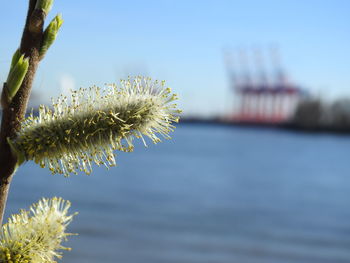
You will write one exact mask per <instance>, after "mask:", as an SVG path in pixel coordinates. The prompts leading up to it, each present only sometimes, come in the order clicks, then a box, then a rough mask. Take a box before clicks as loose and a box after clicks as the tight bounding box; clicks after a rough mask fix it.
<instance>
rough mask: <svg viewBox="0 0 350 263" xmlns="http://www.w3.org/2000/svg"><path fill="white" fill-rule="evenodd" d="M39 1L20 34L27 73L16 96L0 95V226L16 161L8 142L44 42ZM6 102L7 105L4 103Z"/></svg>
mask: <svg viewBox="0 0 350 263" xmlns="http://www.w3.org/2000/svg"><path fill="white" fill-rule="evenodd" d="M37 1H40V0H30V1H29V7H28V13H27V18H26V23H25V27H24V30H23V34H22V39H21V44H20V48H19V50H20V53H21V54H24V56H25V57H26V58H28V60H29V67H28V71H27V73H26V75H25V77H24V79H23V81H22V84H21V85H20V88H19V89H18V91H17V93H16V95H15V96H14V97H13V99H12V100H11V101H10V102H9V101H8V100H7V98H6V96H7V95H6V94H7V90H6V83H4V85H3V91H2V99H1V101H2V120H1V130H0V224H1V223H2V219H3V215H4V210H5V206H6V200H7V195H8V191H9V187H10V183H11V180H12V176H13V174H14V172H15V170H16V165H17V157H16V156H15V155H14V154H13V153H12V151H11V148H10V145H9V144H8V142H7V140H8V138H15V137H16V131H17V130H18V129H19V127H20V122H21V120H23V118H24V115H25V112H26V109H27V104H28V99H29V95H30V92H31V88H32V84H33V79H34V76H35V73H36V70H37V67H38V64H39V62H40V48H41V45H42V38H43V25H44V21H45V17H46V13H45V11H44V10H43V9H37V8H35V7H36V4H37ZM7 102H8V103H7Z"/></svg>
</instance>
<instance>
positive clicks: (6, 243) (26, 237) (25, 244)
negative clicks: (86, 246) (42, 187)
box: [0, 197, 75, 263]
mask: <svg viewBox="0 0 350 263" xmlns="http://www.w3.org/2000/svg"><path fill="white" fill-rule="evenodd" d="M69 207H70V202H69V201H65V200H63V199H62V198H57V197H54V198H51V199H46V198H43V199H41V200H40V201H39V202H38V203H36V204H34V205H32V206H31V207H30V209H29V211H25V210H21V211H20V213H18V214H14V215H12V216H11V217H10V218H9V220H8V222H7V223H6V224H5V225H3V226H2V228H1V231H0V262H13V263H30V262H33V263H41V262H47V263H54V262H56V260H55V259H57V258H61V256H62V255H61V252H60V250H70V248H67V247H63V246H62V244H61V243H62V241H64V240H66V239H67V237H68V236H70V235H72V234H69V233H66V228H67V226H68V224H69V223H70V222H71V221H72V219H73V216H74V215H75V214H70V215H69V214H68V209H69Z"/></svg>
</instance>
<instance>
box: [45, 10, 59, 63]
mask: <svg viewBox="0 0 350 263" xmlns="http://www.w3.org/2000/svg"><path fill="white" fill-rule="evenodd" d="M62 23H63V19H62V16H61V15H60V14H58V15H56V16H55V17H54V19H52V21H51V22H50V24H49V25H48V26H47V28H46V29H45V31H44V36H43V42H42V45H41V49H40V57H43V56H44V55H45V54H46V52H47V50H48V49H49V48H50V46H51V45H52V43H53V42H54V41H55V39H56V36H57V33H58V30H59V29H60V27H61V26H62Z"/></svg>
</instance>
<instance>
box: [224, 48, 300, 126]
mask: <svg viewBox="0 0 350 263" xmlns="http://www.w3.org/2000/svg"><path fill="white" fill-rule="evenodd" d="M234 55H235V56H234ZM224 58H225V64H226V67H227V70H228V74H229V81H230V88H231V89H232V91H233V92H234V102H235V103H234V109H233V111H232V113H230V115H229V116H227V118H228V121H233V122H242V123H257V124H276V123H277V124H278V123H284V122H288V121H289V120H290V119H291V118H292V117H293V115H294V112H295V109H296V107H297V105H298V103H299V102H300V101H301V100H302V99H303V98H305V96H306V94H307V93H306V92H305V90H304V89H302V88H301V87H299V86H297V85H295V84H293V83H292V82H290V80H288V78H287V76H286V74H285V72H284V70H283V69H282V66H281V63H280V58H279V54H278V50H277V49H276V48H274V49H271V50H270V52H269V58H270V62H271V63H270V64H271V66H272V69H271V70H270V72H271V73H269V74H268V73H267V70H266V68H265V63H264V58H263V53H262V52H261V50H258V49H255V50H253V51H252V52H249V54H248V52H246V51H245V50H239V51H238V52H235V53H232V52H229V51H225V53H224Z"/></svg>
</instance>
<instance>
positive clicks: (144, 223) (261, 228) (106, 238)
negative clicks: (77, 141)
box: [7, 125, 350, 263]
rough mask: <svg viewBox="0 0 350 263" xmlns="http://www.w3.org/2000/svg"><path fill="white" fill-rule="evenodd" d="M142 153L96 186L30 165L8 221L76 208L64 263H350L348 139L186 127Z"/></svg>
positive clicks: (98, 175) (16, 186)
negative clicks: (40, 207)
mask: <svg viewBox="0 0 350 263" xmlns="http://www.w3.org/2000/svg"><path fill="white" fill-rule="evenodd" d="M135 148H136V149H135V152H134V153H121V154H118V156H117V162H118V167H114V168H112V169H111V170H110V171H106V169H105V168H98V169H94V173H93V175H92V176H84V175H79V176H71V177H70V178H63V177H62V176H60V175H55V176H52V175H50V173H49V171H48V170H47V169H41V168H40V167H39V166H37V165H35V164H34V163H32V162H30V163H27V164H25V165H24V166H23V167H21V168H20V169H19V171H18V173H17V174H16V176H15V178H14V181H13V184H12V186H11V187H12V188H11V193H10V196H9V202H8V210H7V215H8V214H9V213H12V212H15V211H17V210H18V209H19V208H26V207H28V206H29V205H30V204H31V203H33V202H36V201H37V200H38V199H39V198H41V197H42V196H44V197H52V196H61V197H63V198H65V199H69V200H71V202H72V208H71V209H72V211H79V215H77V216H76V217H75V220H74V222H73V223H72V225H71V226H70V228H69V231H70V232H74V233H79V236H73V237H71V238H70V241H68V242H66V245H67V246H70V247H72V248H73V250H72V251H70V252H64V258H63V260H62V262H65V263H73V262H75V263H99V262H121V263H199V262H200V263H209V262H211V263H235V262H237V263H255V262H256V263H260V262H261V263H265V262H266V263H267V262H268V263H273V262H276V263H277V262H278V263H280V262H298V263H300V262H305V263H306V262H307V263H310V262H317V263H322V262H329V263H337V262H350V161H349V160H350V137H346V136H336V135H328V134H316V135H315V134H303V133H293V132H288V131H282V130H273V129H263V130H259V129H252V128H238V127H230V126H209V125H208V126H207V125H180V127H178V129H177V130H176V131H175V133H174V134H173V140H171V141H165V142H163V143H161V144H158V145H156V146H154V145H150V146H149V147H148V148H144V147H143V146H142V145H141V144H138V145H137V147H135Z"/></svg>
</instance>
